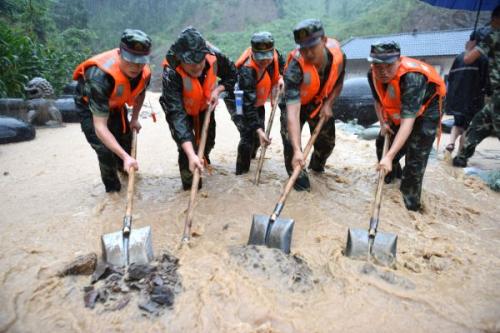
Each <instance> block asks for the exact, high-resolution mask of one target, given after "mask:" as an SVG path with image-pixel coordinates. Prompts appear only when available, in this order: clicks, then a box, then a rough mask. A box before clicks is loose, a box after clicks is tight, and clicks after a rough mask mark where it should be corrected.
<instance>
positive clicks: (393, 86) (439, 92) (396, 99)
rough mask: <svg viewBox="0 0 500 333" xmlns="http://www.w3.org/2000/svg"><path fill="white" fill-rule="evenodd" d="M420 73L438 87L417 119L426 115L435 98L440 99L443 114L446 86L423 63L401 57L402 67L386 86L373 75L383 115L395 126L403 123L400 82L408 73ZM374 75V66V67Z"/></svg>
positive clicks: (431, 69)
mask: <svg viewBox="0 0 500 333" xmlns="http://www.w3.org/2000/svg"><path fill="white" fill-rule="evenodd" d="M411 72H413V73H420V74H422V75H424V76H425V77H426V78H427V81H428V82H431V83H434V84H435V85H436V93H435V94H434V95H433V96H431V98H429V100H428V101H427V102H426V103H425V104H424V105H422V106H421V107H420V109H419V110H418V112H417V117H419V116H421V115H422V114H424V112H425V111H426V110H427V108H428V107H429V105H430V103H431V102H432V100H433V99H434V97H436V96H439V98H440V110H439V111H440V112H441V99H442V98H443V97H444V96H445V95H446V85H445V83H444V81H443V79H442V78H441V76H440V75H439V73H438V72H437V71H436V70H435V69H434V67H432V66H431V65H428V64H426V63H424V62H422V61H419V60H416V59H413V58H408V57H401V65H400V66H399V68H398V71H397V72H396V75H395V76H394V78H393V79H392V80H391V81H390V82H389V83H388V84H386V85H384V84H383V83H382V82H380V81H377V80H376V78H375V75H372V79H373V83H374V86H375V90H376V92H377V95H378V97H379V100H380V104H381V105H382V114H383V117H384V120H385V121H388V120H390V121H391V122H392V123H394V125H399V124H400V123H401V91H400V89H399V82H400V80H401V77H402V76H403V75H405V74H406V73H411ZM372 73H373V65H372Z"/></svg>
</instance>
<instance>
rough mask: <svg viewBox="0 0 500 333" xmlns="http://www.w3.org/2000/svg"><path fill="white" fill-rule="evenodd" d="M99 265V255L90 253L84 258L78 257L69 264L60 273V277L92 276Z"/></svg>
mask: <svg viewBox="0 0 500 333" xmlns="http://www.w3.org/2000/svg"><path fill="white" fill-rule="evenodd" d="M96 265H97V254H95V253H93V252H92V253H89V254H86V255H84V256H78V257H77V258H76V259H75V260H73V261H72V262H71V263H69V264H67V265H66V266H65V267H64V268H63V269H62V270H61V271H60V272H59V274H58V275H59V276H60V277H62V276H66V275H90V274H92V272H94V270H95V268H96Z"/></svg>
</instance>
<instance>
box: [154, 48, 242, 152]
mask: <svg viewBox="0 0 500 333" xmlns="http://www.w3.org/2000/svg"><path fill="white" fill-rule="evenodd" d="M211 51H212V53H213V54H214V55H215V56H216V58H217V76H218V77H219V78H220V81H219V84H221V85H223V86H224V88H225V91H233V90H234V84H235V83H236V67H235V66H234V63H233V62H232V61H231V60H230V59H229V58H228V57H226V56H225V55H223V54H222V53H221V52H220V51H219V50H218V49H216V48H214V47H212V48H211ZM166 58H167V61H168V63H169V64H170V65H169V66H166V67H165V68H164V70H163V79H162V86H163V90H162V95H161V97H160V104H161V106H162V108H163V111H164V112H165V116H166V118H167V121H168V123H169V124H172V125H173V126H170V131H171V132H172V137H173V138H174V140H175V142H176V143H177V144H178V145H181V144H183V143H184V142H186V141H191V142H194V133H193V128H192V126H191V122H190V121H189V119H188V118H189V117H190V116H189V115H188V114H187V113H186V111H185V109H184V105H183V98H182V77H181V75H180V74H179V73H177V72H176V71H175V68H176V67H177V66H178V65H179V61H178V60H177V59H176V57H175V55H174V54H173V52H172V51H171V50H169V51H168V52H167V56H166ZM208 68H209V67H208V63H207V65H206V66H205V69H204V70H203V73H202V74H201V76H200V77H199V80H200V83H202V84H203V80H204V79H205V76H206V73H207V70H208Z"/></svg>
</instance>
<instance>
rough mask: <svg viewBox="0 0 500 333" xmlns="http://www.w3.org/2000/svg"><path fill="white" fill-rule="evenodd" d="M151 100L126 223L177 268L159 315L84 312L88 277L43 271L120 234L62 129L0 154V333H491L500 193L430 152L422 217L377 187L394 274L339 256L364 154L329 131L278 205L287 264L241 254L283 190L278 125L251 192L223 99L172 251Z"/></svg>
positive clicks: (110, 201)
mask: <svg viewBox="0 0 500 333" xmlns="http://www.w3.org/2000/svg"><path fill="white" fill-rule="evenodd" d="M157 97H158V96H157V95H154V94H150V95H149V96H148V98H149V99H150V101H151V104H152V106H153V109H154V110H155V112H157V113H158V117H157V118H158V122H156V123H153V122H152V120H151V118H144V119H142V124H143V129H142V131H141V133H140V134H139V139H138V161H139V167H140V169H139V172H138V174H137V184H136V195H135V198H134V199H135V202H134V210H133V216H134V219H133V222H134V226H136V227H142V226H147V225H149V226H151V228H152V233H153V246H154V251H155V254H158V255H161V254H162V253H165V252H168V253H171V254H172V255H173V256H175V257H176V258H177V259H179V262H178V265H179V266H178V269H177V274H178V275H179V278H180V283H179V286H181V287H180V290H179V291H178V293H177V294H176V295H175V302H174V304H173V306H171V307H169V308H167V309H166V310H164V311H162V312H161V313H160V314H159V315H146V314H145V313H144V311H142V310H140V309H139V307H138V302H139V299H137V297H134V295H132V297H131V298H130V299H129V298H128V297H127V304H126V305H125V304H122V305H123V308H122V306H120V309H118V310H117V309H115V310H112V311H108V310H107V309H106V308H105V307H103V306H101V305H100V304H96V306H95V308H93V309H90V308H86V307H85V304H84V293H85V291H84V289H85V288H86V286H88V285H89V283H90V276H84V275H78V276H65V277H59V276H58V275H57V272H58V271H59V270H60V268H61V267H63V266H64V265H65V264H66V263H68V262H70V261H72V260H73V259H74V258H75V257H77V256H79V255H85V254H88V253H90V252H95V253H97V254H99V255H100V253H101V244H100V236H101V235H102V234H104V233H109V232H113V231H118V230H120V228H121V223H122V219H123V215H124V213H125V197H126V193H125V192H126V191H125V190H122V192H121V193H119V194H112V195H108V194H106V193H105V192H104V187H103V185H102V183H101V180H100V177H99V170H98V164H97V159H96V155H95V153H94V151H93V150H91V148H90V146H89V145H88V144H87V142H86V141H85V138H84V135H83V133H81V131H80V127H79V124H67V125H65V127H64V128H55V129H39V130H37V138H36V139H35V140H34V141H30V142H24V143H18V144H9V145H4V146H0V188H1V200H0V332H262V333H264V332H346V331H350V332H367V331H373V332H402V331H404V332H483V331H484V332H500V194H499V193H497V192H494V191H492V190H491V189H489V188H488V187H487V185H485V184H484V183H483V182H482V181H481V180H480V179H477V178H472V177H468V176H464V174H463V171H462V169H455V168H453V167H451V166H449V165H448V164H447V163H445V162H444V161H443V158H442V154H438V156H437V157H436V156H433V157H432V158H431V159H430V160H429V164H428V168H427V173H426V175H425V180H424V191H423V212H422V213H415V212H409V211H407V210H406V209H405V208H404V204H403V201H402V198H401V195H400V192H399V189H398V186H399V184H398V183H395V184H391V185H386V186H385V187H384V193H383V202H382V210H381V216H380V221H381V224H380V226H379V230H380V231H385V232H391V233H395V234H397V235H398V237H399V238H398V248H397V262H396V265H395V266H394V267H392V268H384V267H381V266H377V265H373V264H371V263H367V262H365V261H356V260H351V259H349V258H346V257H345V256H343V254H342V251H343V249H344V247H345V243H346V236H347V229H348V228H349V227H356V228H366V227H367V226H368V222H369V218H370V207H371V203H372V201H373V197H374V190H375V182H376V178H377V175H376V173H375V170H374V165H375V151H374V142H373V141H362V140H359V139H357V138H356V137H355V136H354V135H352V134H349V133H347V132H342V131H340V130H339V131H338V132H337V144H336V147H335V149H334V152H333V155H332V156H331V157H330V158H329V160H328V163H327V166H326V172H325V173H324V174H314V173H313V174H311V187H312V190H311V192H308V193H303V192H300V193H299V192H292V193H291V195H290V196H289V199H288V201H287V202H286V204H285V208H284V210H283V212H282V216H284V217H290V218H293V219H295V223H296V224H295V228H294V232H293V240H292V251H291V254H290V256H286V255H284V254H283V253H281V252H279V251H277V250H275V249H268V248H262V247H253V246H252V247H246V246H245V244H246V242H247V240H248V235H249V231H250V226H251V221H252V214H270V213H271V212H272V210H273V208H274V205H275V202H276V200H277V199H278V197H279V194H280V191H281V189H282V187H283V184H284V182H285V180H286V172H285V169H284V164H283V156H282V146H281V139H280V136H279V119H278V117H277V119H276V121H275V123H274V126H273V134H272V137H273V143H272V146H271V147H270V148H269V149H268V150H267V159H266V161H265V164H264V170H263V172H262V176H261V182H262V183H261V185H260V186H258V187H256V186H254V185H253V184H252V180H253V176H254V171H255V166H256V164H257V163H256V162H252V167H251V172H250V173H249V174H247V175H243V176H238V177H237V176H235V175H234V164H235V159H236V146H237V142H238V138H239V136H238V133H237V130H236V128H235V126H234V125H233V124H232V123H231V122H230V120H229V117H228V114H227V112H226V110H225V109H224V107H223V105H221V106H220V107H218V109H217V110H216V119H217V138H216V145H215V149H214V150H213V152H212V154H211V156H210V157H211V161H212V163H213V165H212V167H213V170H212V174H211V175H208V174H205V175H204V179H203V189H202V190H201V191H200V193H199V196H198V199H197V204H196V208H195V214H194V222H193V223H194V224H193V232H194V235H195V237H193V238H192V241H191V243H190V244H189V246H183V247H179V244H180V240H181V236H182V231H183V224H184V219H185V214H186V208H187V204H188V200H189V192H184V191H182V190H181V182H180V179H179V172H178V167H177V150H176V147H175V144H174V142H173V140H172V138H171V136H170V131H169V130H168V127H167V124H166V122H165V119H164V116H163V112H162V111H161V109H160V108H159V105H158V103H157ZM146 104H148V103H147V102H146ZM221 104H223V103H221ZM146 111H147V110H146ZM308 137H309V133H308V130H304V139H303V141H304V142H305V141H306V140H307V138H308ZM446 140H447V138H444V139H443V141H445V142H446ZM441 146H442V147H444V145H443V144H441ZM480 147H483V148H481V150H480V152H479V153H478V155H477V157H475V158H473V159H472V160H471V165H472V166H477V167H483V168H486V169H497V170H498V169H500V159H499V156H500V148H499V142H498V140H496V139H495V140H493V139H488V140H487V141H486V142H485V143H484V144H482V145H481V146H480ZM441 149H442V148H441ZM85 290H87V289H85Z"/></svg>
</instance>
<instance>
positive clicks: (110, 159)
mask: <svg viewBox="0 0 500 333" xmlns="http://www.w3.org/2000/svg"><path fill="white" fill-rule="evenodd" d="M80 126H81V128H82V132H83V133H84V134H85V138H86V139H87V142H88V143H89V144H90V146H91V147H92V148H93V149H94V150H95V152H96V154H97V160H98V161H99V169H100V171H101V179H102V182H103V184H104V187H105V188H106V192H118V191H120V189H121V183H120V179H119V178H118V175H117V171H118V170H123V161H122V159H121V158H120V157H118V156H117V155H116V154H115V153H113V152H112V151H111V150H110V149H109V148H108V147H106V146H105V145H104V144H103V143H102V142H101V140H100V139H99V138H98V137H97V135H96V133H95V129H94V123H93V120H92V114H91V113H90V111H89V110H88V111H87V112H83V111H81V112H80ZM125 127H126V132H125V133H123V129H122V122H121V119H120V115H119V112H115V113H112V114H111V115H110V116H109V118H108V129H109V131H110V132H111V133H112V134H113V136H114V137H115V139H116V141H118V143H119V144H120V146H121V147H122V148H123V149H124V150H125V151H126V152H127V153H129V154H130V151H131V147H132V133H131V132H130V128H129V123H128V120H126V126H125Z"/></svg>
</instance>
